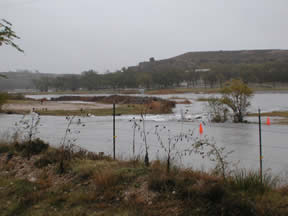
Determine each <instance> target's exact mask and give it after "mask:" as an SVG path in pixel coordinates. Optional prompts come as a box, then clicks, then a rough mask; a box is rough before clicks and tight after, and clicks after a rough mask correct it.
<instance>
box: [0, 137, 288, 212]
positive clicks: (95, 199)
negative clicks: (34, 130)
mask: <svg viewBox="0 0 288 216" xmlns="http://www.w3.org/2000/svg"><path fill="white" fill-rule="evenodd" d="M38 142H40V141H38ZM41 145H42V146H43V147H42V148H38V147H37V148H36V149H35V150H33V151H32V149H33V148H34V147H35V146H34V147H33V148H31V146H30V147H29V148H28V146H27V143H26V144H16V145H15V144H9V145H7V144H1V145H0V212H1V215H3V216H12V215H17V216H18V215H23V216H25V215H33V216H38V215H47V216H49V215H61V216H62V215H63V216H65V215H69V216H73V215H83V216H85V215H95V216H96V215H103V216H105V215H119V216H121V215H123V216H124V215H155V216H156V215H157V216H159V215H160V216H161V215H165V216H167V215H183V216H184V215H199V216H202V215H203V216H216V215H223V216H230V215H231V216H238V215H239V216H240V215H245V216H250V215H259V216H262V215H263V216H264V215H265V216H275V215H288V187H281V188H276V187H275V184H274V183H275V182H274V180H273V179H272V178H271V177H269V176H266V177H265V178H264V183H263V184H261V183H260V181H259V178H258V175H257V174H256V173H254V172H246V171H243V170H242V171H238V172H237V173H236V174H234V175H232V176H230V177H229V178H227V179H226V180H225V181H224V180H223V179H222V178H220V177H218V176H216V175H212V174H208V173H204V172H200V171H194V170H191V169H179V168H173V169H172V170H171V171H170V173H167V172H166V167H165V165H164V164H163V163H161V162H160V161H154V162H152V164H151V165H150V167H145V166H144V165H143V163H142V162H141V161H139V160H130V161H118V160H116V161H113V160H112V159H111V158H110V157H107V156H103V155H102V154H95V153H91V152H87V151H84V150H79V151H74V152H73V153H71V154H70V157H69V160H68V159H66V160H65V163H64V167H65V169H64V172H62V173H61V174H60V172H59V158H61V154H62V151H61V150H60V149H55V148H50V147H48V148H47V145H45V144H43V143H42V144H41ZM37 146H39V145H37ZM27 152H30V153H31V154H27ZM27 155H29V157H27Z"/></svg>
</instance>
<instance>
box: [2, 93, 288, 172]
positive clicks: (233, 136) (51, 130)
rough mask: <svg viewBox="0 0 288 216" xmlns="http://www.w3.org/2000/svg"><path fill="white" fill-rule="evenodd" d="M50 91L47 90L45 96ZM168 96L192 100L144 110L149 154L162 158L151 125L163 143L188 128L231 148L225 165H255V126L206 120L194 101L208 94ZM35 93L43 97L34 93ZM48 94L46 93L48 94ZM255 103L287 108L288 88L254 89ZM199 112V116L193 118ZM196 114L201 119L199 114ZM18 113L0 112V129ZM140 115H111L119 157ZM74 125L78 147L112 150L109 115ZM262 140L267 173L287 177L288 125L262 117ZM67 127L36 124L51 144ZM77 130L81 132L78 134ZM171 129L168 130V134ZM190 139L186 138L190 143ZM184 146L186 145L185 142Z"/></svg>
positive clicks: (203, 164) (127, 153) (57, 121)
mask: <svg viewBox="0 0 288 216" xmlns="http://www.w3.org/2000/svg"><path fill="white" fill-rule="evenodd" d="M50 96H51V95H49V97H50ZM172 96H177V97H185V98H187V99H188V100H191V101H192V104H185V105H184V104H179V105H177V106H176V108H175V110H174V113H173V114H169V115H148V116H146V121H145V124H146V131H148V132H149V134H148V135H147V142H148V145H149V153H150V158H151V159H158V158H160V159H164V158H165V155H166V154H165V151H164V150H163V148H162V147H161V146H160V144H159V141H158V140H157V136H156V135H155V128H156V126H158V128H163V127H166V129H167V130H168V129H169V130H170V132H168V131H167V130H166V129H165V130H163V131H162V132H161V133H160V134H161V137H162V139H163V142H164V144H167V143H168V138H169V136H170V137H172V136H173V135H179V134H180V133H188V131H189V130H190V131H193V133H194V135H193V137H194V138H204V137H205V138H207V139H209V140H210V142H215V143H216V145H217V146H219V147H220V146H223V147H225V150H226V151H230V150H233V151H234V152H233V153H231V154H230V155H229V157H228V160H229V161H230V164H237V167H238V168H247V169H253V170H257V169H258V168H259V136H258V125H257V124H256V123H252V124H233V123H229V122H228V123H223V124H222V123H221V124H215V123H209V122H208V121H207V118H206V117H205V102H197V101H196V99H197V98H199V97H207V96H208V95H206V94H205V95H201V94H179V95H165V96H161V97H163V98H169V97H172ZM33 97H34V98H39V97H43V95H41V96H36V95H35V96H33ZM47 97H48V96H47ZM258 108H261V109H262V110H263V111H273V110H288V93H262V94H255V96H254V97H253V99H252V106H251V108H250V111H251V112H256V111H257V109H258ZM183 110H188V111H187V115H190V116H188V117H191V118H192V121H182V120H181V118H182V117H183V114H181V113H183ZM195 117H196V118H198V117H199V119H196V118H195ZM200 117H201V118H200ZM20 118H21V116H19V115H0V133H2V134H3V133H7V131H10V132H12V131H13V130H14V129H15V125H14V124H15V122H17V121H19V120H20ZM133 118H139V116H117V117H116V136H117V138H116V153H117V156H118V157H119V158H129V157H132V156H133V154H132V143H133V123H132V122H131V121H130V120H131V119H133ZM248 120H250V121H254V122H256V121H257V118H250V119H248ZM76 121H78V119H76V120H75V124H73V133H72V134H71V139H73V138H75V139H77V140H76V141H75V143H76V144H77V145H79V146H81V147H84V148H86V149H88V150H91V151H95V152H105V153H106V154H112V149H113V148H112V135H113V133H112V117H111V116H105V117H94V116H91V117H86V118H81V122H82V123H83V124H85V127H78V126H77V124H76ZM200 123H202V124H203V129H204V134H203V135H200V134H199V124H200ZM263 123H264V124H263V126H262V140H263V156H264V157H263V167H264V170H266V171H267V172H272V173H273V174H275V175H281V176H286V174H287V173H288V168H287V167H288V159H287V158H288V157H287V156H288V126H287V125H276V124H273V121H272V125H270V126H267V125H265V118H263ZM66 127H67V121H66V119H65V117H55V116H42V117H41V125H40V126H39V127H38V128H39V133H38V134H37V135H38V136H39V137H41V138H43V139H44V140H46V141H48V142H49V143H51V144H52V145H55V146H57V145H59V143H60V141H61V138H62V137H63V135H64V133H65V130H66ZM79 131H80V133H78V132H79ZM169 134H170V135H169ZM190 143H191V142H190ZM190 143H189V142H185V141H183V142H182V143H181V142H178V144H177V145H176V148H177V151H178V152H183V150H184V149H186V148H189V144H190ZM135 144H136V153H135V154H136V155H140V156H143V152H144V145H143V139H142V137H141V136H140V132H139V131H136V136H135ZM187 146H188V147H187ZM175 151H176V150H175ZM175 163H177V164H178V165H181V166H185V167H193V168H195V169H204V170H209V169H210V168H212V167H213V166H214V165H215V163H213V162H211V161H209V160H208V159H207V158H206V159H202V158H201V157H200V156H199V155H195V154H192V155H187V154H186V156H185V155H182V156H181V157H178V156H177V157H175Z"/></svg>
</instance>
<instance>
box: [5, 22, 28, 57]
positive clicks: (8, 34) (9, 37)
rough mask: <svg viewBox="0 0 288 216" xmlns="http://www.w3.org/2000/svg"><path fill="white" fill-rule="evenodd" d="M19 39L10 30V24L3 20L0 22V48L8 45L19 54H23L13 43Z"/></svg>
mask: <svg viewBox="0 0 288 216" xmlns="http://www.w3.org/2000/svg"><path fill="white" fill-rule="evenodd" d="M14 39H19V37H18V36H17V35H16V33H15V32H14V31H13V30H12V24H11V23H10V22H8V21H7V20H5V19H1V20H0V46H2V45H4V44H5V45H9V46H12V47H14V48H16V49H17V50H18V51H20V52H24V50H22V49H21V48H20V47H19V46H18V45H17V44H15V43H14V42H13V41H14Z"/></svg>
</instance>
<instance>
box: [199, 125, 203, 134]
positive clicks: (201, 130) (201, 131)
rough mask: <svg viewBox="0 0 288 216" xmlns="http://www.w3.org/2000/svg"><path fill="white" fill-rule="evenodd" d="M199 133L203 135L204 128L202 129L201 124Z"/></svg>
mask: <svg viewBox="0 0 288 216" xmlns="http://www.w3.org/2000/svg"><path fill="white" fill-rule="evenodd" d="M199 133H200V134H203V127H202V124H201V123H200V126H199Z"/></svg>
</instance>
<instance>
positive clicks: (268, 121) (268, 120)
mask: <svg viewBox="0 0 288 216" xmlns="http://www.w3.org/2000/svg"><path fill="white" fill-rule="evenodd" d="M266 124H267V125H270V124H271V123H270V118H269V117H267V122H266Z"/></svg>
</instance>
